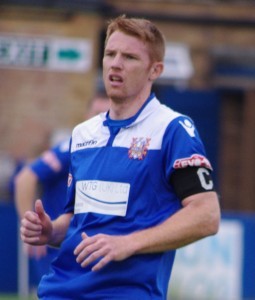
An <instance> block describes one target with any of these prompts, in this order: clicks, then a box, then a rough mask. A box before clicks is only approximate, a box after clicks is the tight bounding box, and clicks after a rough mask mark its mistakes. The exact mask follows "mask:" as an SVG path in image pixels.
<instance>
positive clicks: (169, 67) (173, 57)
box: [160, 42, 194, 80]
mask: <svg viewBox="0 0 255 300" xmlns="http://www.w3.org/2000/svg"><path fill="white" fill-rule="evenodd" d="M164 64H165V65H164V71H163V73H162V74H161V76H160V77H161V78H166V79H174V80H189V79H190V78H191V77H192V75H193V74H194V67H193V64H192V59H191V55H190V50H189V48H188V46H187V45H185V44H181V43H169V42H168V43H166V51H165V59H164Z"/></svg>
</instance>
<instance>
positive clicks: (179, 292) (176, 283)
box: [168, 220, 243, 300]
mask: <svg viewBox="0 0 255 300" xmlns="http://www.w3.org/2000/svg"><path fill="white" fill-rule="evenodd" d="M242 262H243V225H242V223H241V222H239V221H228V220H223V221H222V222H221V226H220V230H219V232H218V234H217V235H215V236H212V237H208V238H205V239H203V240H201V241H198V242H196V243H193V244H191V245H189V246H186V247H184V248H181V249H179V250H177V253H176V259H175V263H174V267H173V272H172V276H171V280H170V283H169V291H168V296H169V299H174V300H184V299H185V300H222V299H224V300H241V299H242V269H243V266H242Z"/></svg>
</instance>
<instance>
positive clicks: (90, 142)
mask: <svg viewBox="0 0 255 300" xmlns="http://www.w3.org/2000/svg"><path fill="white" fill-rule="evenodd" d="M96 144H97V141H96V140H88V141H85V142H83V143H77V144H76V149H79V148H86V147H90V146H94V145H96Z"/></svg>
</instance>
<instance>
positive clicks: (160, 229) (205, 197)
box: [127, 192, 220, 254]
mask: <svg viewBox="0 0 255 300" xmlns="http://www.w3.org/2000/svg"><path fill="white" fill-rule="evenodd" d="M191 197H192V196H191ZM191 197H190V199H192V198H191ZM190 199H188V198H187V202H186V206H184V207H183V208H182V209H181V210H180V211H179V212H177V213H176V214H174V215H173V216H171V217H170V218H169V219H167V220H166V221H165V222H163V223H162V224H160V225H158V226H155V227H152V228H149V229H145V230H142V231H140V232H139V231H138V232H136V233H134V234H131V235H130V236H129V237H128V236H127V238H128V241H127V244H130V245H131V247H133V249H132V252H133V253H137V254H139V253H155V252H162V251H167V250H173V249H177V248H180V247H183V246H186V245H188V244H190V243H192V242H195V241H197V240H199V239H201V238H204V237H206V236H209V235H213V234H215V233H217V231H218V227H219V221H220V209H219V204H218V199H217V196H216V194H215V193H214V192H208V193H203V194H201V195H196V196H195V199H192V200H191V201H190V202H189V200H190Z"/></svg>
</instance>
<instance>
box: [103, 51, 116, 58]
mask: <svg viewBox="0 0 255 300" xmlns="http://www.w3.org/2000/svg"><path fill="white" fill-rule="evenodd" d="M104 56H110V57H112V56H114V53H113V52H105V54H104Z"/></svg>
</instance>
